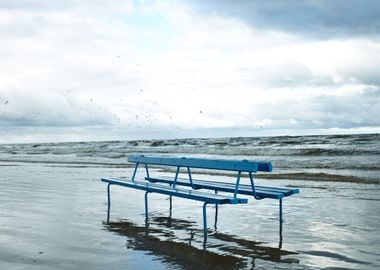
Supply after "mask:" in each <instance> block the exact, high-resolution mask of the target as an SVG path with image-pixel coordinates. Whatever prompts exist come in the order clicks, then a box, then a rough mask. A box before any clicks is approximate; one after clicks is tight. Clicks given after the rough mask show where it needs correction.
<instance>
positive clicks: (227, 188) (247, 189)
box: [145, 176, 299, 200]
mask: <svg viewBox="0 0 380 270" xmlns="http://www.w3.org/2000/svg"><path fill="white" fill-rule="evenodd" d="M145 179H146V180H148V181H149V182H152V183H165V184H172V183H173V182H174V178H173V177H167V176H159V177H155V178H153V177H149V178H148V177H146V178H145ZM192 181H193V185H191V183H190V181H189V179H186V178H178V179H177V181H176V185H180V186H188V187H193V188H194V189H209V190H216V191H222V192H228V193H234V192H235V186H236V184H235V183H226V182H223V183H222V182H216V181H207V180H196V179H192ZM297 193H299V190H298V189H288V188H278V187H266V186H257V185H255V194H256V198H257V199H265V198H270V199H277V200H279V199H282V198H284V197H287V196H291V195H293V194H297ZM238 194H243V195H251V196H253V195H254V194H253V191H252V186H251V185H244V184H240V185H239V188H238Z"/></svg>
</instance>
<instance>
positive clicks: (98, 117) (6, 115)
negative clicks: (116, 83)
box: [0, 92, 116, 126]
mask: <svg viewBox="0 0 380 270" xmlns="http://www.w3.org/2000/svg"><path fill="white" fill-rule="evenodd" d="M115 123H116V120H115V117H114V116H113V115H112V114H111V113H110V112H109V111H108V110H107V109H104V108H102V107H100V106H98V105H96V104H94V103H93V101H92V100H91V99H90V100H88V101H86V102H78V101H75V100H74V99H72V98H70V97H67V96H64V95H61V94H57V93H53V92H44V93H41V94H40V95H35V94H34V95H31V94H28V93H27V92H26V93H20V92H12V93H5V94H1V93H0V126H91V125H112V124H115Z"/></svg>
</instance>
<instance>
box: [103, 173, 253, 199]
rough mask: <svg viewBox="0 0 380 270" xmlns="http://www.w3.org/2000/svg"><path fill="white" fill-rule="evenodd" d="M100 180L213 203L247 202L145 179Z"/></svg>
mask: <svg viewBox="0 0 380 270" xmlns="http://www.w3.org/2000/svg"><path fill="white" fill-rule="evenodd" d="M101 181H102V182H105V183H109V184H112V185H119V186H124V187H129V188H134V189H139V190H144V191H148V192H155V193H160V194H165V195H171V196H175V197H180V198H185V199H191V200H195V201H202V202H207V203H213V204H240V203H247V202H248V200H247V199H245V198H234V197H229V196H222V195H218V194H213V193H208V192H201V191H198V190H192V189H185V188H178V187H176V188H173V187H170V186H168V185H162V184H159V183H157V184H156V183H150V182H147V181H137V180H135V181H132V180H120V179H112V178H102V179H101Z"/></svg>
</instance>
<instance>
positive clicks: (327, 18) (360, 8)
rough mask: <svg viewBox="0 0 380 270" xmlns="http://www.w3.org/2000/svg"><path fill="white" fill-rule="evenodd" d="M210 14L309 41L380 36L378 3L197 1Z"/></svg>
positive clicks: (339, 0) (374, 0)
mask: <svg viewBox="0 0 380 270" xmlns="http://www.w3.org/2000/svg"><path fill="white" fill-rule="evenodd" d="M193 2H194V3H195V7H196V8H197V9H198V10H199V11H200V12H202V13H205V14H208V15H221V16H229V17H233V18H238V19H240V20H242V21H243V22H245V23H247V24H248V25H252V26H254V27H255V28H259V29H268V30H282V31H286V32H294V33H298V34H301V35H304V36H307V37H309V38H336V37H351V36H367V35H370V36H377V37H378V36H379V34H380V16H379V14H380V2H379V1H378V0H335V1H331V0H315V1H308V0H287V1H276V0H258V1H251V0H238V1H228V0H221V1H220V0H208V1H201V0H195V1H193Z"/></svg>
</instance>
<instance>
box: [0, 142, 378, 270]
mask: <svg viewBox="0 0 380 270" xmlns="http://www.w3.org/2000/svg"><path fill="white" fill-rule="evenodd" d="M74 145H75V144H74ZM7 147H9V146H7ZM23 147H26V146H23ZM28 147H29V148H30V147H31V146H28ZM28 147H26V148H27V149H28ZM44 147H46V146H44ZM47 148H48V147H47ZM49 151H50V150H49ZM68 151H69V150H68ZM71 151H72V150H71ZM200 155H201V154H200ZM12 158H13V160H12ZM274 158H275V159H276V158H277V159H279V157H278V156H277V157H274ZM317 158H321V157H320V156H317ZM376 158H378V157H377V156H376ZM15 160H18V161H15ZM311 160H312V159H311ZM77 161H80V163H78V162H77ZM345 162H347V161H345ZM275 168H276V167H275ZM131 170H132V169H131V168H130V167H128V166H125V165H123V160H122V159H116V160H115V159H109V158H108V159H106V158H104V159H100V158H97V157H83V158H82V157H78V156H77V155H76V154H73V153H69V154H67V153H66V154H60V155H59V158H57V156H56V155H55V156H52V154H34V155H30V154H25V152H22V151H21V150H20V153H18V154H13V156H12V155H10V154H3V155H2V161H0V182H1V184H2V189H1V190H0V269H80V268H82V269H140V268H145V269H273V268H276V269H379V268H380V256H379V255H380V228H379V224H380V207H379V206H380V197H379V195H380V185H379V184H377V182H378V174H377V175H374V176H371V177H372V179H375V180H376V181H372V182H366V181H362V182H361V181H360V179H359V180H358V181H332V180H331V179H330V180H329V181H321V180H319V181H315V180H312V179H307V180H292V179H286V178H285V177H280V179H276V178H275V179H265V178H262V177H259V178H258V179H257V180H256V183H259V184H261V185H273V186H287V187H299V188H300V194H297V195H294V196H291V197H288V198H286V199H284V224H283V239H282V242H280V237H279V227H278V203H277V201H275V200H270V199H266V200H261V201H256V200H254V199H249V203H248V204H247V205H238V206H236V205H226V206H220V207H219V215H218V223H217V227H216V228H214V226H213V225H214V214H215V211H214V208H213V207H212V206H209V208H208V223H209V236H208V239H207V242H206V243H205V244H204V242H203V240H204V239H203V230H202V228H203V227H202V226H203V225H202V204H201V203H199V202H194V201H189V200H184V199H178V198H175V199H174V204H173V211H172V214H171V217H170V213H169V201H168V199H167V198H166V197H165V196H162V195H157V194H150V195H149V207H150V208H149V210H150V216H149V223H148V224H146V223H145V220H144V219H145V216H144V192H141V191H137V190H130V189H127V188H122V187H117V186H113V187H112V208H111V213H110V220H109V222H107V195H106V185H105V184H104V183H101V182H100V178H101V177H104V176H106V177H126V176H130V175H131V173H132V171H131ZM313 170H316V168H314V169H313ZM295 172H297V171H295ZM152 173H157V174H160V175H162V174H170V172H158V171H153V172H152ZM372 173H373V171H372ZM336 174H340V172H339V171H337V172H336ZM198 177H199V178H206V179H216V178H217V179H220V178H223V180H225V181H230V180H231V181H232V180H234V178H233V176H228V175H219V176H215V175H211V174H204V175H198ZM245 181H247V180H245ZM280 246H281V248H279V247H280Z"/></svg>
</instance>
